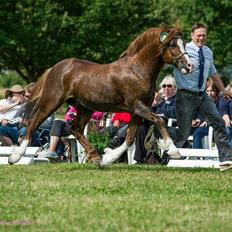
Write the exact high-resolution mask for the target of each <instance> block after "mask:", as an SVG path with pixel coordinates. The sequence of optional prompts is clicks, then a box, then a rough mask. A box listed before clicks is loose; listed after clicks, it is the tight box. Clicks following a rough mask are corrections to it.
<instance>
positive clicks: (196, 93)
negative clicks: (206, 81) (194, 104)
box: [178, 89, 205, 96]
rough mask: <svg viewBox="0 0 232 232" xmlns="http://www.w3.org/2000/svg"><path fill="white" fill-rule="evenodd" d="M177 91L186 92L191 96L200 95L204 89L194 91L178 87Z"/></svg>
mask: <svg viewBox="0 0 232 232" xmlns="http://www.w3.org/2000/svg"><path fill="white" fill-rule="evenodd" d="M178 91H179V92H182V93H188V94H191V95H193V96H202V95H203V93H205V91H202V92H194V91H190V90H187V89H178Z"/></svg>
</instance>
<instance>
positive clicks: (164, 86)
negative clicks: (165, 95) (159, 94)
mask: <svg viewBox="0 0 232 232" xmlns="http://www.w3.org/2000/svg"><path fill="white" fill-rule="evenodd" d="M166 87H168V88H172V85H171V84H169V85H162V88H166Z"/></svg>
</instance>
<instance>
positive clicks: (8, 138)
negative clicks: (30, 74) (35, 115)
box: [0, 83, 53, 146]
mask: <svg viewBox="0 0 232 232" xmlns="http://www.w3.org/2000/svg"><path fill="white" fill-rule="evenodd" d="M33 86H34V83H30V84H29V85H27V86H26V87H25V93H24V95H23V97H24V99H23V100H22V101H21V102H22V104H21V105H20V107H19V108H18V109H17V112H16V114H15V116H14V118H12V119H11V120H9V121H8V123H6V124H5V125H1V126H0V139H1V141H2V145H3V146H11V145H19V144H20V143H21V142H22V140H23V137H24V136H25V133H26V127H22V126H21V122H22V117H23V114H24V112H25V103H26V101H27V100H28V98H29V96H30V93H31V90H32V88H33ZM52 120H53V116H52V117H49V118H48V119H47V120H45V122H44V123H43V124H42V125H41V126H40V127H39V128H38V130H37V131H36V132H34V133H33V135H32V140H31V142H30V146H41V145H42V144H41V143H39V139H42V138H39V133H40V130H41V129H44V128H47V129H50V128H51V122H50V126H49V121H52Z"/></svg>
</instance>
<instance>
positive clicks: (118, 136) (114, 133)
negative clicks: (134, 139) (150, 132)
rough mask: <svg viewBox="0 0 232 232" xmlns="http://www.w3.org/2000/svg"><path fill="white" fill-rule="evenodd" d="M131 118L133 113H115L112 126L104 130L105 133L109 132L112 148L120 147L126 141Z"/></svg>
mask: <svg viewBox="0 0 232 232" xmlns="http://www.w3.org/2000/svg"><path fill="white" fill-rule="evenodd" d="M130 120H131V115H130V114H129V113H126V112H120V113H114V114H113V117H112V120H111V124H110V126H108V127H106V128H105V129H104V130H103V131H104V132H105V133H109V136H110V138H111V140H110V142H109V147H110V148H112V149H114V148H116V147H119V146H120V145H122V143H123V142H124V141H125V139H126V132H127V128H128V124H129V122H130ZM101 132H102V131H101Z"/></svg>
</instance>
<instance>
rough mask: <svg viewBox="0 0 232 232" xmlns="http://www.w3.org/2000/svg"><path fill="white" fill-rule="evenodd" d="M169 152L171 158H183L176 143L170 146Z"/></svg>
mask: <svg viewBox="0 0 232 232" xmlns="http://www.w3.org/2000/svg"><path fill="white" fill-rule="evenodd" d="M167 153H168V155H169V157H170V158H171V159H180V158H181V155H180V152H179V150H178V148H177V147H176V146H175V145H173V146H170V148H169V150H168V151H167Z"/></svg>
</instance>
